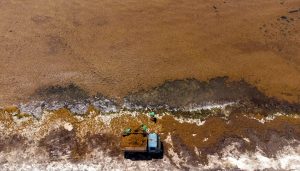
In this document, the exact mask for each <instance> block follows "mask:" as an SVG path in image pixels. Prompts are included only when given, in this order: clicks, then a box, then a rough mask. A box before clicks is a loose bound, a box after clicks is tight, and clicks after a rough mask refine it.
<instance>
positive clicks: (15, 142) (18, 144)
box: [0, 134, 27, 152]
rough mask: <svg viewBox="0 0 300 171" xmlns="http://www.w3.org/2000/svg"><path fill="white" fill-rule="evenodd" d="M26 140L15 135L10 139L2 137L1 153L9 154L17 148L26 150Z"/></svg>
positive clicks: (0, 139) (0, 142) (0, 141)
mask: <svg viewBox="0 0 300 171" xmlns="http://www.w3.org/2000/svg"><path fill="white" fill-rule="evenodd" d="M26 140H27V139H26V138H24V137H22V136H21V135H18V134H13V135H11V136H9V137H5V138H4V137H1V138H0V152H2V151H4V152H9V151H11V150H14V149H16V148H24V147H26V143H25V142H26Z"/></svg>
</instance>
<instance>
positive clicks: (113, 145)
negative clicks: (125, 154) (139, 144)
mask: <svg viewBox="0 0 300 171" xmlns="http://www.w3.org/2000/svg"><path fill="white" fill-rule="evenodd" d="M85 141H86V146H87V149H88V151H92V150H93V149H95V148H101V149H102V150H108V151H107V153H108V154H109V155H110V156H112V157H116V156H119V155H120V154H121V149H120V148H119V142H120V141H119V139H118V138H117V137H116V136H114V135H112V134H94V135H92V134H87V135H86V137H85Z"/></svg>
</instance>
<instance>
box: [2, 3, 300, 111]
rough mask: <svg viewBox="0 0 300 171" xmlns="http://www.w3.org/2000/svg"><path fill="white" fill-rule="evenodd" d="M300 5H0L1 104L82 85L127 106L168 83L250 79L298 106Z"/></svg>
mask: <svg viewBox="0 0 300 171" xmlns="http://www.w3.org/2000/svg"><path fill="white" fill-rule="evenodd" d="M299 6H300V3H299V1H297V0H291V1H268V0H263V1H262V0H254V1H238V0H232V1H217V0H210V1H200V2H199V1H195V0H190V1H179V0H176V1H173V0H156V1H147V2H140V1H136V0H130V1H127V0H126V1H108V0H103V1H85V2H83V1H80V0H75V1H72V2H65V1H59V0H55V1H38V0H32V1H29V2H24V1H10V0H3V1H1V2H0V20H1V22H0V55H1V58H0V63H1V64H2V65H1V67H0V104H1V105H2V106H3V105H11V104H17V103H19V102H21V101H27V100H28V97H30V96H31V95H32V94H34V92H35V91H36V90H37V89H39V88H41V87H48V86H51V85H64V84H69V83H74V84H77V85H79V86H80V87H82V88H83V89H84V90H86V91H87V92H88V93H89V94H96V93H97V92H100V93H102V94H104V95H106V96H110V97H114V98H122V97H124V96H125V95H127V94H128V93H129V92H134V91H137V90H140V89H148V88H151V87H155V86H158V85H160V84H162V83H163V82H165V81H166V80H176V79H185V78H196V79H199V80H204V81H205V80H208V79H210V78H214V77H218V76H228V77H229V78H230V79H231V80H240V79H244V80H246V81H247V82H248V83H250V84H251V85H253V86H255V87H257V88H258V89H259V90H260V91H263V92H264V93H265V94H266V95H267V96H274V97H276V98H278V99H283V100H288V101H290V102H299V101H300V100H299V96H300V89H299V87H300V86H299V85H300V68H299V66H300V58H299V56H300V44H299V43H300V42H299V41H300V39H299V38H300V35H299V34H300V33H299V30H300V22H299V21H300V18H299V17H300V12H299V11H297V9H299Z"/></svg>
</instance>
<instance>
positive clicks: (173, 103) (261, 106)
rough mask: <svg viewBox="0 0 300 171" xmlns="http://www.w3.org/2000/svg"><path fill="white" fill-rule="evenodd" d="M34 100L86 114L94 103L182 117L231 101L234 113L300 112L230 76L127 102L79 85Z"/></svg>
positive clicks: (166, 87) (165, 87)
mask: <svg viewBox="0 0 300 171" xmlns="http://www.w3.org/2000/svg"><path fill="white" fill-rule="evenodd" d="M32 99H33V100H40V101H44V102H45V103H41V105H42V106H41V109H50V110H53V109H54V110H55V109H57V108H60V107H65V108H68V109H70V110H71V111H72V112H73V113H77V114H84V113H85V112H86V111H87V109H88V107H89V106H90V105H93V106H94V107H96V108H97V109H99V110H101V111H102V112H105V113H108V112H117V111H119V110H120V109H122V108H125V109H128V110H142V111H144V110H147V109H150V110H168V111H172V112H174V113H175V114H176V113H178V112H179V113H180V115H182V116H186V117H192V118H197V117H199V116H209V115H212V114H213V115H215V114H220V113H221V111H220V110H217V108H215V109H205V108H201V107H202V106H206V105H211V104H218V105H219V104H226V103H231V105H230V106H227V108H226V109H228V111H231V112H233V113H260V114H266V115H268V114H270V113H276V112H284V113H299V112H300V104H297V103H289V102H287V101H283V100H278V99H276V98H274V97H268V96H266V95H265V94H264V93H262V92H261V91H259V90H258V89H257V88H256V87H254V86H252V85H251V84H249V83H247V82H246V81H244V80H240V81H231V80H229V78H228V77H217V78H213V79H211V80H209V81H199V80H196V79H185V80H174V81H167V82H165V83H164V84H162V85H160V86H158V87H154V88H152V89H149V90H138V91H137V92H133V93H131V94H129V95H127V96H126V97H124V102H123V103H122V102H117V101H116V100H114V99H110V98H108V97H106V96H104V95H102V94H101V93H97V95H95V96H93V97H92V96H89V94H88V93H87V91H85V90H84V89H82V88H80V87H79V86H77V85H75V84H68V85H66V86H61V85H55V86H50V87H44V88H39V89H38V90H36V92H35V93H34V94H33V96H32ZM39 105H40V104H39Z"/></svg>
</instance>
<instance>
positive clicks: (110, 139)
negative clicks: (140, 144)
mask: <svg viewBox="0 0 300 171" xmlns="http://www.w3.org/2000/svg"><path fill="white" fill-rule="evenodd" d="M118 142H119V141H118V139H117V138H116V137H115V136H114V135H112V134H93V135H92V134H90V133H88V134H87V135H86V136H85V137H84V139H79V138H78V137H76V131H75V130H71V131H68V130H66V129H64V128H62V127H60V128H59V129H56V130H53V131H51V132H50V133H49V134H48V135H47V136H45V137H44V138H43V139H41V140H40V142H39V146H40V147H43V148H45V149H46V150H47V151H48V155H49V157H50V159H51V160H60V159H61V158H62V157H63V156H67V157H68V159H69V160H70V161H74V162H75V161H80V160H83V159H85V158H86V156H87V154H89V153H91V152H92V151H93V150H95V149H97V148H99V149H101V150H102V151H104V152H106V154H108V155H109V156H112V157H116V156H119V155H120V154H121V150H120V148H119V146H118Z"/></svg>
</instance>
